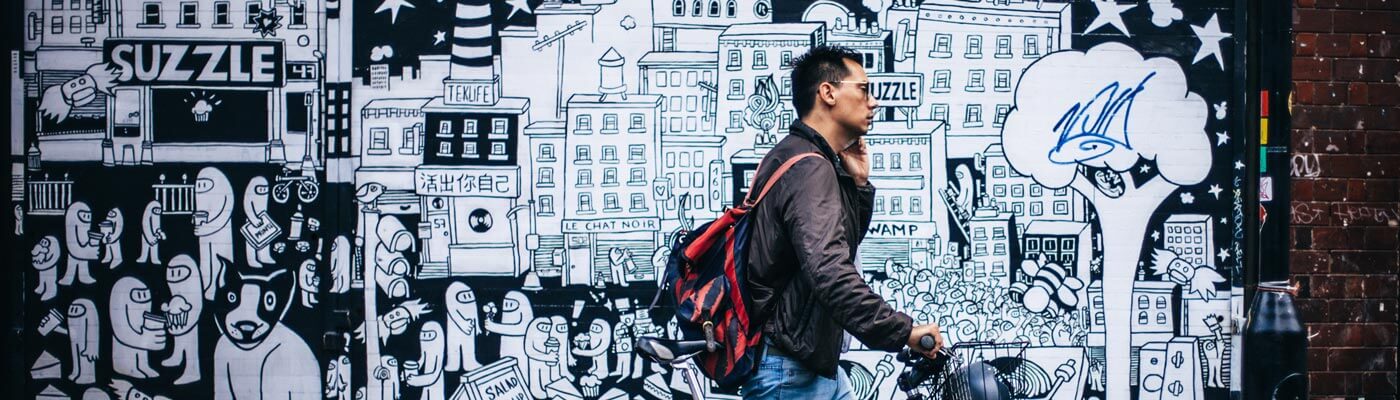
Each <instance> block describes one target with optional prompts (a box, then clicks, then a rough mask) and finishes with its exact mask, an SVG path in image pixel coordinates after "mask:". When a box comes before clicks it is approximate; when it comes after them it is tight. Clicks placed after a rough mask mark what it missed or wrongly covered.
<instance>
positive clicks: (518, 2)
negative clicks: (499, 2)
mask: <svg viewBox="0 0 1400 400" xmlns="http://www.w3.org/2000/svg"><path fill="white" fill-rule="evenodd" d="M506 4H509V5H510V14H509V15H506V19H511V18H515V12H516V11H524V12H525V13H526V14H534V13H535V10H531V9H530V3H528V2H526V0H506Z"/></svg>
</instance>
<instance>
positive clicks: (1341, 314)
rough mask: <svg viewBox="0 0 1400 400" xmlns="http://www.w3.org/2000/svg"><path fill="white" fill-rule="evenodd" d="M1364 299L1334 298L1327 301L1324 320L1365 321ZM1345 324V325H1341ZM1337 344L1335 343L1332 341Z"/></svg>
mask: <svg viewBox="0 0 1400 400" xmlns="http://www.w3.org/2000/svg"><path fill="white" fill-rule="evenodd" d="M1365 308H1366V300H1363V299H1334V300H1328V301H1327V315H1326V316H1325V317H1326V318H1324V319H1325V321H1324V322H1351V323H1356V322H1366V321H1367V320H1366V319H1365V318H1363V317H1364V316H1365V314H1364V310H1365ZM1343 326H1345V325H1343ZM1334 344H1337V343H1334Z"/></svg>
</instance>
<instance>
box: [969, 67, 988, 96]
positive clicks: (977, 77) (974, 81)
mask: <svg viewBox="0 0 1400 400" xmlns="http://www.w3.org/2000/svg"><path fill="white" fill-rule="evenodd" d="M985 74H986V71H983V70H980V69H974V70H968V71H967V87H966V88H964V89H965V90H967V91H969V92H981V91H984V90H986V87H984V86H982V77H983V76H984V75H985Z"/></svg>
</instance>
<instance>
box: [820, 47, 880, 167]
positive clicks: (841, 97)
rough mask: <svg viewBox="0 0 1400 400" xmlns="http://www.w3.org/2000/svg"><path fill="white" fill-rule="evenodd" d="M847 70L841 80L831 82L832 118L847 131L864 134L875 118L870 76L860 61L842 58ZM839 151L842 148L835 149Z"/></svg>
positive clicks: (874, 103)
mask: <svg viewBox="0 0 1400 400" xmlns="http://www.w3.org/2000/svg"><path fill="white" fill-rule="evenodd" d="M844 62H845V63H846V70H847V71H849V72H850V73H848V74H847V75H846V77H845V78H841V82H837V83H832V84H831V85H832V93H831V95H832V97H834V98H835V99H836V104H835V105H834V106H833V107H832V110H831V112H832V116H831V117H832V119H834V120H836V122H837V123H838V124H841V127H842V128H844V129H845V130H846V131H847V132H852V133H855V134H857V135H865V134H866V133H867V132H869V131H870V124H871V122H872V121H874V120H875V107H876V106H877V104H876V102H875V98H874V97H871V96H870V77H869V76H867V75H866V74H865V68H864V67H861V65H860V63H857V62H855V61H851V60H844ZM836 150H837V151H841V150H842V149H836Z"/></svg>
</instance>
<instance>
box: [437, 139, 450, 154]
mask: <svg viewBox="0 0 1400 400" xmlns="http://www.w3.org/2000/svg"><path fill="white" fill-rule="evenodd" d="M437 155H438V156H439V157H450V156H452V143H448V142H440V143H438V151H437Z"/></svg>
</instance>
